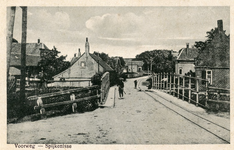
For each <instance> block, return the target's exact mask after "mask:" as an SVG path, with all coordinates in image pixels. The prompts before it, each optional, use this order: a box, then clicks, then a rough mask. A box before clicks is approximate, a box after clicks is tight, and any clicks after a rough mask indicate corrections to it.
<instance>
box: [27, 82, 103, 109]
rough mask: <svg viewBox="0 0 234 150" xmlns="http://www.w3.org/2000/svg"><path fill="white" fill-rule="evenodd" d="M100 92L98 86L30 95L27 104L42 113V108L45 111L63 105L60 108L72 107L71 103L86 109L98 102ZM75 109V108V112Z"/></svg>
mask: <svg viewBox="0 0 234 150" xmlns="http://www.w3.org/2000/svg"><path fill="white" fill-rule="evenodd" d="M98 93H99V92H98V86H89V87H83V88H74V89H68V90H63V91H58V92H54V93H47V94H41V95H37V96H30V97H28V98H27V106H28V107H29V110H30V109H31V111H32V108H34V109H35V110H40V113H42V112H41V110H42V109H43V112H45V108H54V107H58V106H62V107H60V109H64V106H68V107H71V106H70V105H72V107H73V106H76V108H77V107H78V108H79V110H81V109H82V110H84V109H86V108H85V107H90V108H91V107H95V106H96V103H97V102H98V100H97V99H99V95H98ZM84 103H85V104H84ZM79 106H80V107H79ZM82 107H83V108H82ZM65 108H66V107H65ZM90 108H88V109H90ZM74 110H75V109H74V108H73V112H74Z"/></svg>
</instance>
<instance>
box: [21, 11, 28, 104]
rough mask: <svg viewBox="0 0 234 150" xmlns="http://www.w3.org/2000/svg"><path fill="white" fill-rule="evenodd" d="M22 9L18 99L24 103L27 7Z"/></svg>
mask: <svg viewBox="0 0 234 150" xmlns="http://www.w3.org/2000/svg"><path fill="white" fill-rule="evenodd" d="M21 8H22V37H21V67H20V68H21V76H20V99H21V102H22V103H24V102H25V72H26V43H27V41H26V39H27V7H21Z"/></svg>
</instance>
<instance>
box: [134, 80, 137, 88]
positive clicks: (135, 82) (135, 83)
mask: <svg viewBox="0 0 234 150" xmlns="http://www.w3.org/2000/svg"><path fill="white" fill-rule="evenodd" d="M134 85H135V89H136V88H137V80H135V81H134Z"/></svg>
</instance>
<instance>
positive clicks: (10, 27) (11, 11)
mask: <svg viewBox="0 0 234 150" xmlns="http://www.w3.org/2000/svg"><path fill="white" fill-rule="evenodd" d="M7 9H8V13H9V20H8V22H7V28H8V30H7V39H6V41H7V81H8V76H9V70H10V63H11V48H12V39H13V31H14V22H15V7H8V8H7ZM7 83H8V82H7ZM7 89H8V86H7Z"/></svg>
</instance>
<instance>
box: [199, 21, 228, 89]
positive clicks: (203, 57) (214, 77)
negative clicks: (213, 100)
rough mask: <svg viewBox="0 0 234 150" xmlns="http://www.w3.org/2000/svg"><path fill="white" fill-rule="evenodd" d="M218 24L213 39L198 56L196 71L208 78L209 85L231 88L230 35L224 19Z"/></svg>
mask: <svg viewBox="0 0 234 150" xmlns="http://www.w3.org/2000/svg"><path fill="white" fill-rule="evenodd" d="M217 24H218V27H217V28H215V30H214V33H213V38H212V40H211V41H210V42H208V43H207V45H206V47H205V48H204V50H203V51H201V53H200V54H199V55H198V56H197V58H196V62H195V73H196V76H198V77H201V78H203V79H207V80H208V82H209V86H214V87H219V88H227V89H230V37H229V36H228V35H226V34H225V31H224V30H223V21H222V20H218V21H217ZM200 84H205V83H204V82H202V83H200Z"/></svg>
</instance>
